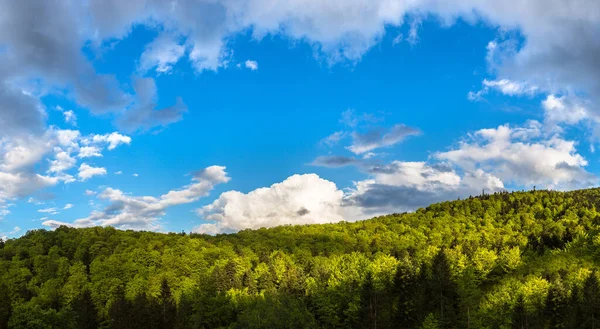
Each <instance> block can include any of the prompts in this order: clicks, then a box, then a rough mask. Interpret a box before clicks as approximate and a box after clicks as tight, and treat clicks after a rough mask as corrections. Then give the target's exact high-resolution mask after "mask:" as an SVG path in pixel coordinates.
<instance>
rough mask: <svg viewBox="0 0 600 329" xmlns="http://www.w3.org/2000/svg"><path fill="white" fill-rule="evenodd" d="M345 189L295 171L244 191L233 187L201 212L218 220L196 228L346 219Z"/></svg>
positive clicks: (223, 228)
mask: <svg viewBox="0 0 600 329" xmlns="http://www.w3.org/2000/svg"><path fill="white" fill-rule="evenodd" d="M342 197H343V192H342V191H341V190H338V189H337V187H336V186H335V184H334V183H332V182H330V181H327V180H324V179H321V178H319V176H317V175H315V174H307V175H294V176H291V177H289V178H287V179H286V180H284V181H283V182H281V183H277V184H273V185H272V186H270V187H265V188H259V189H256V190H254V191H251V192H249V193H248V194H244V193H241V192H238V191H229V192H225V193H223V194H221V196H219V198H218V199H217V200H215V201H214V202H213V203H212V204H210V205H208V206H205V207H202V208H200V209H198V210H197V211H198V213H199V214H200V215H201V216H203V217H204V218H205V219H207V220H209V221H214V223H207V224H202V225H200V226H198V227H196V228H195V229H194V231H196V232H201V233H210V234H213V233H217V232H225V231H237V230H241V229H245V228H253V229H256V228H260V227H272V226H276V225H284V224H308V223H312V224H314V223H328V222H337V221H340V220H342V219H343V216H342V214H341V213H342V209H341V203H342Z"/></svg>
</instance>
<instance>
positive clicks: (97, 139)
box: [84, 132, 131, 150]
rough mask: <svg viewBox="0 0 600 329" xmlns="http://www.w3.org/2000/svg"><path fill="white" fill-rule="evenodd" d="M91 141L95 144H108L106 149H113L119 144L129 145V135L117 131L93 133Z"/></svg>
mask: <svg viewBox="0 0 600 329" xmlns="http://www.w3.org/2000/svg"><path fill="white" fill-rule="evenodd" d="M84 142H85V141H84ZM92 142H93V143H97V144H102V143H105V144H108V149H109V150H114V149H115V148H117V146H119V145H121V144H127V145H129V144H130V143H131V137H129V136H125V135H121V134H119V133H118V132H113V133H110V134H105V135H94V136H93V137H92Z"/></svg>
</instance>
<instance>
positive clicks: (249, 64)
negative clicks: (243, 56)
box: [244, 60, 258, 71]
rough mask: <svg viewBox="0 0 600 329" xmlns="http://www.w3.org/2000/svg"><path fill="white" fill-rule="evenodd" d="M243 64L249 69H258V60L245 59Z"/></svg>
mask: <svg viewBox="0 0 600 329" xmlns="http://www.w3.org/2000/svg"><path fill="white" fill-rule="evenodd" d="M244 65H245V66H246V68H247V69H249V70H251V71H256V70H258V62H256V61H251V60H247V61H246V62H245V63H244Z"/></svg>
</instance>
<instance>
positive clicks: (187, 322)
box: [175, 294, 194, 329]
mask: <svg viewBox="0 0 600 329" xmlns="http://www.w3.org/2000/svg"><path fill="white" fill-rule="evenodd" d="M193 316H194V304H193V301H192V298H191V296H189V295H187V294H183V295H181V298H180V299H179V304H178V305H177V317H176V319H175V328H177V329H187V328H193V325H192V324H193Z"/></svg>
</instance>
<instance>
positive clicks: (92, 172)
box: [77, 163, 106, 181]
mask: <svg viewBox="0 0 600 329" xmlns="http://www.w3.org/2000/svg"><path fill="white" fill-rule="evenodd" d="M104 175H106V168H102V167H92V166H90V165H88V164H87V163H82V164H81V165H80V166H79V173H78V174H77V176H78V177H79V179H80V180H82V181H86V180H88V179H90V178H92V177H94V176H104Z"/></svg>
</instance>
